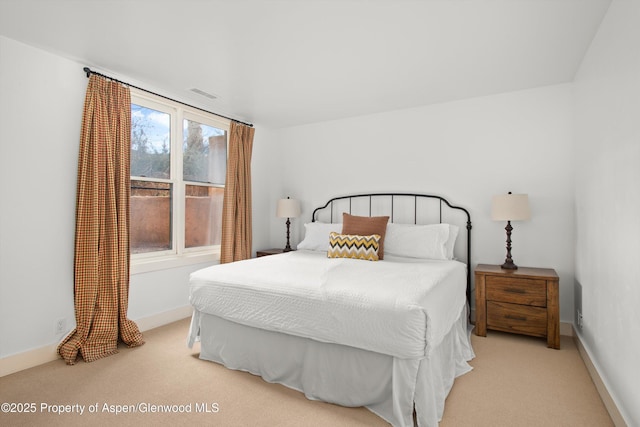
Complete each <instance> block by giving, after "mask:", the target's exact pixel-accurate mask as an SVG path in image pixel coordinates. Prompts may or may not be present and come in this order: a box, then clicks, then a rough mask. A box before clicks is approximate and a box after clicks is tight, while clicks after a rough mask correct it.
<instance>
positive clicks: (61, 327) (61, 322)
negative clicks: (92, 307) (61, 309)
mask: <svg viewBox="0 0 640 427" xmlns="http://www.w3.org/2000/svg"><path fill="white" fill-rule="evenodd" d="M55 330H56V335H61V334H63V333H64V332H65V331H66V330H67V319H65V318H64V317H62V318H60V319H58V320H56V325H55Z"/></svg>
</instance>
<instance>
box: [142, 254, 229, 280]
mask: <svg viewBox="0 0 640 427" xmlns="http://www.w3.org/2000/svg"><path fill="white" fill-rule="evenodd" d="M207 262H208V263H210V264H212V265H213V264H218V263H219V262H220V251H219V250H214V251H210V252H198V253H186V254H182V255H165V256H157V257H151V258H138V259H134V258H132V259H131V263H130V264H131V265H130V270H131V272H130V274H131V275H134V274H142V273H150V272H153V271H160V270H167V269H170V268H178V267H186V266H189V265H194V264H202V263H207Z"/></svg>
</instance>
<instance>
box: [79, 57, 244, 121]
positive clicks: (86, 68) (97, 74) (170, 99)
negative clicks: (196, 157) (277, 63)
mask: <svg viewBox="0 0 640 427" xmlns="http://www.w3.org/2000/svg"><path fill="white" fill-rule="evenodd" d="M83 70H84V72H85V73H86V74H87V78H89V76H90V75H91V74H95V75H96V76H102V77H104V78H107V79H109V80H113V81H114V82H118V83H122V84H124V85H127V86H129V87H132V88H134V89H138V90H141V91H143V92H147V93H150V94H152V95H155V96H159V97H160V98H164V99H168V100H169V101H173V102H177V103H178V104H182V105H186V106H187V107H191V108H195V109H196V110H200V111H204V112H205V113H209V114H215V115H216V116H218V117H222V118H223V119H227V120H231V121H234V122H236V123H240V124H243V125H245V126H249V127H253V124H251V123H245V122H243V121H240V120H236V119H232V118H231V117H227V116H223V115H222V114H217V113H214V112H212V111H208V110H205V109H203V108H200V107H195V106H193V105H190V104H187V103H185V102H182V101H178V100H176V99H173V98H169V97H168V96H164V95H160V94H159V93H155V92H152V91H150V90H147V89H143V88H141V87H138V86H135V85H132V84H130V83H127V82H123V81H122V80H118V79H114V78H113V77H110V76H106V75H104V74H102V73H99V72H97V71H93V70H92V69H91V68H89V67H84V68H83Z"/></svg>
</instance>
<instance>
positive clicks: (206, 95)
mask: <svg viewBox="0 0 640 427" xmlns="http://www.w3.org/2000/svg"><path fill="white" fill-rule="evenodd" d="M189 90H190V91H191V92H193V93H197V94H198V95H202V96H204V97H206V98H209V99H218V97H217V96H215V95H212V94H210V93H208V92H205V91H203V90H201V89H198V88H195V87H194V88H192V89H189Z"/></svg>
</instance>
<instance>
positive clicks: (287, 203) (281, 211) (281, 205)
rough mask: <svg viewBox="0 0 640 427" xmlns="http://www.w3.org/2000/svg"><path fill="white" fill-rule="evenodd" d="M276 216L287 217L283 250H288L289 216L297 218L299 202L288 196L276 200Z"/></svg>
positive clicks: (289, 247) (289, 249)
mask: <svg viewBox="0 0 640 427" xmlns="http://www.w3.org/2000/svg"><path fill="white" fill-rule="evenodd" d="M276 216H277V217H278V218H287V246H285V247H284V252H289V251H291V250H292V249H291V244H290V243H289V236H290V234H289V227H290V225H291V221H289V218H297V217H299V216H300V202H298V201H297V200H294V199H290V198H289V197H287V198H286V199H280V200H278V205H277V206H276Z"/></svg>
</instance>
